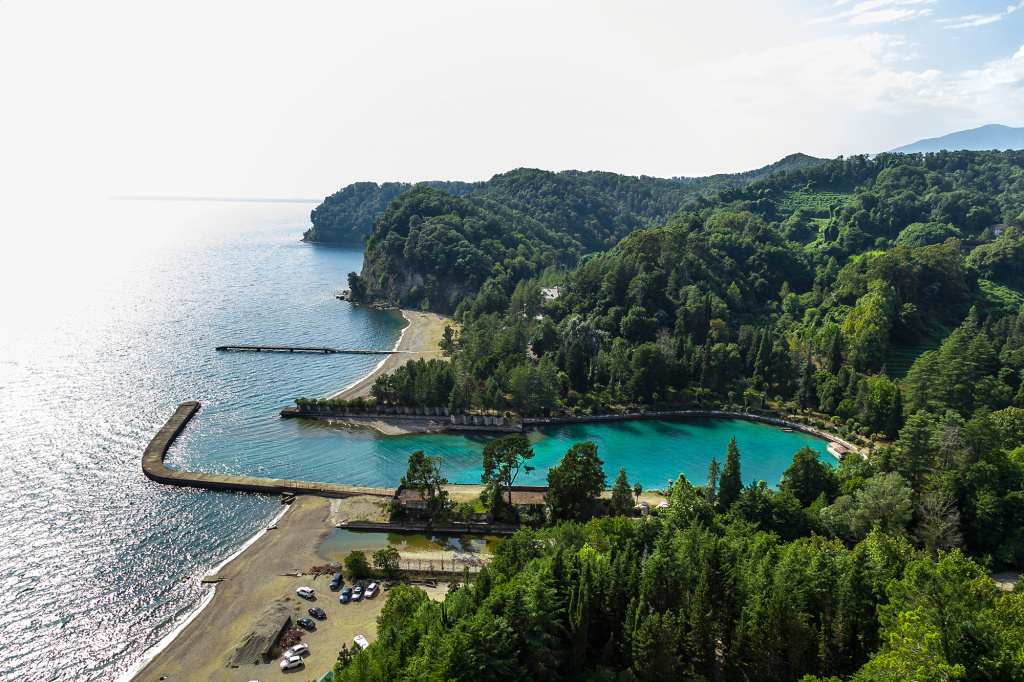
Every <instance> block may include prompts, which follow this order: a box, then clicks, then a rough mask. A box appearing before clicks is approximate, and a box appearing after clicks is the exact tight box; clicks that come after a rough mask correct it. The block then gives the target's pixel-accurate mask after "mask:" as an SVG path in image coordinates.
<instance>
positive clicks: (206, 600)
mask: <svg viewBox="0 0 1024 682" xmlns="http://www.w3.org/2000/svg"><path fill="white" fill-rule="evenodd" d="M289 509H291V507H286V506H283V505H282V508H281V510H280V511H278V512H277V513H276V514H274V516H273V518H271V519H270V522H269V523H268V524H267V525H266V526H264V527H263V528H261V529H260V530H259V532H257V533H256V534H255V535H253V536H252V537H251V538H249V539H248V540H246V541H245V542H244V543H243V544H242V546H241V547H239V548H238V549H237V550H236V551H235V552H233V553H231V554H230V555H229V556H228V557H227V558H226V559H224V560H223V561H221V562H220V563H219V564H217V565H216V566H214V567H213V568H211V569H210V570H209V571H208V572H207V574H206V576H204V577H203V580H206V578H207V577H209V576H212V575H214V574H216V573H218V572H220V571H221V570H222V569H223V568H224V567H225V566H227V565H228V564H230V563H231V562H232V561H234V560H235V559H237V558H238V557H239V556H240V555H241V554H242V552H244V551H245V550H247V549H249V548H250V547H251V546H252V545H254V544H255V543H256V541H257V540H259V539H260V538H261V537H263V536H264V535H265V534H266V533H267V531H268V530H269V529H270V528H271V527H273V526H276V525H277V523H278V521H280V520H281V519H282V517H284V515H285V514H286V513H288V510H289ZM325 537H326V536H325ZM318 548H319V545H318ZM216 594H217V583H211V584H210V589H209V590H208V591H207V593H206V594H204V595H203V598H202V599H200V600H199V605H198V606H196V608H195V610H194V611H192V612H191V613H190V614H188V615H187V616H185V619H184V620H183V621H181V622H180V623H178V624H177V625H176V626H175V627H174V629H173V630H171V631H170V632H169V633H167V634H166V635H164V636H163V637H162V638H160V641H159V642H157V643H156V644H154V645H153V646H152V647H150V648H149V649H147V650H146V651H145V652H144V653H143V655H142V658H140V659H139V660H138V661H136V662H135V663H133V664H132V665H131V666H130V667H129V668H128V670H126V671H125V672H124V673H123V674H121V675H120V676H119V677H118V678H117V682H131V680H133V679H134V678H135V676H136V675H138V674H139V673H141V672H142V671H143V670H145V668H146V666H148V665H149V664H150V662H152V660H153V659H154V658H156V657H157V656H158V655H160V654H161V653H163V651H164V650H166V649H167V648H168V647H170V646H171V645H172V644H173V643H174V640H175V639H177V637H178V635H180V634H181V633H182V632H183V631H184V630H185V628H187V627H188V626H189V625H191V624H192V621H194V620H195V619H196V618H198V617H199V615H200V614H201V613H202V612H203V610H204V609H206V607H207V606H209V605H210V603H211V602H212V601H213V598H214V597H215V596H216Z"/></svg>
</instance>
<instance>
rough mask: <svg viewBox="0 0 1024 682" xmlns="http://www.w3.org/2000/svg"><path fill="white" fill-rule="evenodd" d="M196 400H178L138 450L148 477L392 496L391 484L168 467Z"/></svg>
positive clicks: (259, 489) (212, 485) (219, 486)
mask: <svg viewBox="0 0 1024 682" xmlns="http://www.w3.org/2000/svg"><path fill="white" fill-rule="evenodd" d="M199 407H200V404H199V403H198V402H196V401H194V400H190V401H187V402H184V403H182V404H181V405H179V406H178V409H177V410H175V412H174V414H173V415H171V418H170V419H168V420H167V423H166V424H164V425H163V426H162V427H161V428H160V430H159V431H157V433H156V435H155V436H154V437H153V440H152V441H150V443H149V446H148V447H146V451H145V452H144V453H143V454H142V471H143V473H144V474H145V475H146V477H147V478H149V479H150V480H152V481H156V482H157V483H163V484H165V485H177V486H186V487H192V488H207V489H210V490H243V491H246V492H252V493H264V494H267V495H280V494H281V493H295V494H297V495H317V496H319V497H352V496H354V495H374V496H376V497H387V498H391V497H394V496H395V489H394V488H376V487H371V486H360V485H341V484H336V483H311V482H309V481H292V480H286V479H274V478H259V477H256V476H229V475H224V474H204V473H198V472H193V471H180V470H178V469H171V468H170V467H168V466H167V465H166V464H164V457H165V456H166V455H167V450H168V449H169V448H170V447H171V444H172V443H174V440H175V438H177V437H178V435H179V434H180V433H181V432H182V430H184V428H185V426H187V425H188V423H189V421H190V420H191V419H192V417H194V416H195V414H196V413H197V412H198V411H199Z"/></svg>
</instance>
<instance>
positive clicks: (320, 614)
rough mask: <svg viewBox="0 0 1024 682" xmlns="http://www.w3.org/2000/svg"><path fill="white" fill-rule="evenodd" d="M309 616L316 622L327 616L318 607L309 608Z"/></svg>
mask: <svg viewBox="0 0 1024 682" xmlns="http://www.w3.org/2000/svg"><path fill="white" fill-rule="evenodd" d="M309 615H311V616H313V617H314V618H316V619H317V620H323V619H324V618H326V617H327V614H326V613H324V610H323V609H322V608H320V607H319V606H313V607H311V608H310V609H309Z"/></svg>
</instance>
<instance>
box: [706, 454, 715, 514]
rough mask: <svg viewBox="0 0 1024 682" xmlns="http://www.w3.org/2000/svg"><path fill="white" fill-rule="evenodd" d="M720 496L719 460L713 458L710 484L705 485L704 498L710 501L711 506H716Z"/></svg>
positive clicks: (709, 476) (710, 469)
mask: <svg viewBox="0 0 1024 682" xmlns="http://www.w3.org/2000/svg"><path fill="white" fill-rule="evenodd" d="M717 497H718V460H716V459H715V458H714V457H712V458H711V466H709V467H708V484H707V485H706V486H705V487H704V499H706V500H707V501H708V504H709V505H711V508H712V509H714V508H715V499H716V498H717Z"/></svg>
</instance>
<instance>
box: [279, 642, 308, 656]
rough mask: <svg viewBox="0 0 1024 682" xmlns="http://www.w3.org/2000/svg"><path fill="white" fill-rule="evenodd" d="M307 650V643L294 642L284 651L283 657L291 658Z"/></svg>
mask: <svg viewBox="0 0 1024 682" xmlns="http://www.w3.org/2000/svg"><path fill="white" fill-rule="evenodd" d="M307 651H309V645H308V644H296V645H295V646H293V647H292V648H291V649H289V650H288V651H286V652H284V657H285V658H292V657H293V656H301V655H302V654H304V653H306V652H307Z"/></svg>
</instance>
